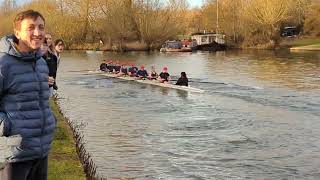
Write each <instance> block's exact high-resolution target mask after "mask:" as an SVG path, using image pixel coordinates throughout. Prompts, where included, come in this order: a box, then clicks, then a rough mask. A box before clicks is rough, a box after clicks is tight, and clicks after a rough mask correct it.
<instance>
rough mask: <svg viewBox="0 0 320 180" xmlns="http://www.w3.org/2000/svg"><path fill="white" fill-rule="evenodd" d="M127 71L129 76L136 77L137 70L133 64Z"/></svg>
mask: <svg viewBox="0 0 320 180" xmlns="http://www.w3.org/2000/svg"><path fill="white" fill-rule="evenodd" d="M128 71H129V72H128V74H129V76H131V77H136V75H137V71H138V68H137V67H136V66H135V64H131V67H130V68H129V69H128Z"/></svg>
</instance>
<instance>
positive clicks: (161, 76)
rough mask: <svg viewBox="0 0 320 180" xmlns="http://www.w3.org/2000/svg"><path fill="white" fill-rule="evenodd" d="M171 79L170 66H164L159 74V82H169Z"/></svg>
mask: <svg viewBox="0 0 320 180" xmlns="http://www.w3.org/2000/svg"><path fill="white" fill-rule="evenodd" d="M170 80H171V78H170V74H169V73H168V68H167V67H164V68H163V69H162V72H161V73H160V74H159V82H161V83H168V82H169V81H170Z"/></svg>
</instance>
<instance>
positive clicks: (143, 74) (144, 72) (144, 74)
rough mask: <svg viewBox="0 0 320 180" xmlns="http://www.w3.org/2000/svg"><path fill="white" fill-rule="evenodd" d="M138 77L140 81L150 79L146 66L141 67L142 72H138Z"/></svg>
mask: <svg viewBox="0 0 320 180" xmlns="http://www.w3.org/2000/svg"><path fill="white" fill-rule="evenodd" d="M137 77H138V78H139V79H146V78H147V77H148V72H147V70H145V69H144V65H141V66H140V70H139V71H138V72H137Z"/></svg>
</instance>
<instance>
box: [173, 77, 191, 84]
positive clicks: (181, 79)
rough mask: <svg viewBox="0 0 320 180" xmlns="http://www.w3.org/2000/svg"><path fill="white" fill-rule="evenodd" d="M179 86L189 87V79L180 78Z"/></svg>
mask: <svg viewBox="0 0 320 180" xmlns="http://www.w3.org/2000/svg"><path fill="white" fill-rule="evenodd" d="M176 85H179V86H188V78H185V77H180V78H179V79H178V81H177V83H176Z"/></svg>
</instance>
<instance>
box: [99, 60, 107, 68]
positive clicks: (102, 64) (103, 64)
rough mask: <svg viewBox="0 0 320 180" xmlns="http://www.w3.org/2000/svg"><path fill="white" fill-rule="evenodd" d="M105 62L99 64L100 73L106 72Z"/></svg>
mask: <svg viewBox="0 0 320 180" xmlns="http://www.w3.org/2000/svg"><path fill="white" fill-rule="evenodd" d="M107 66H108V65H107V60H103V62H102V63H101V64H100V71H106V70H107Z"/></svg>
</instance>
